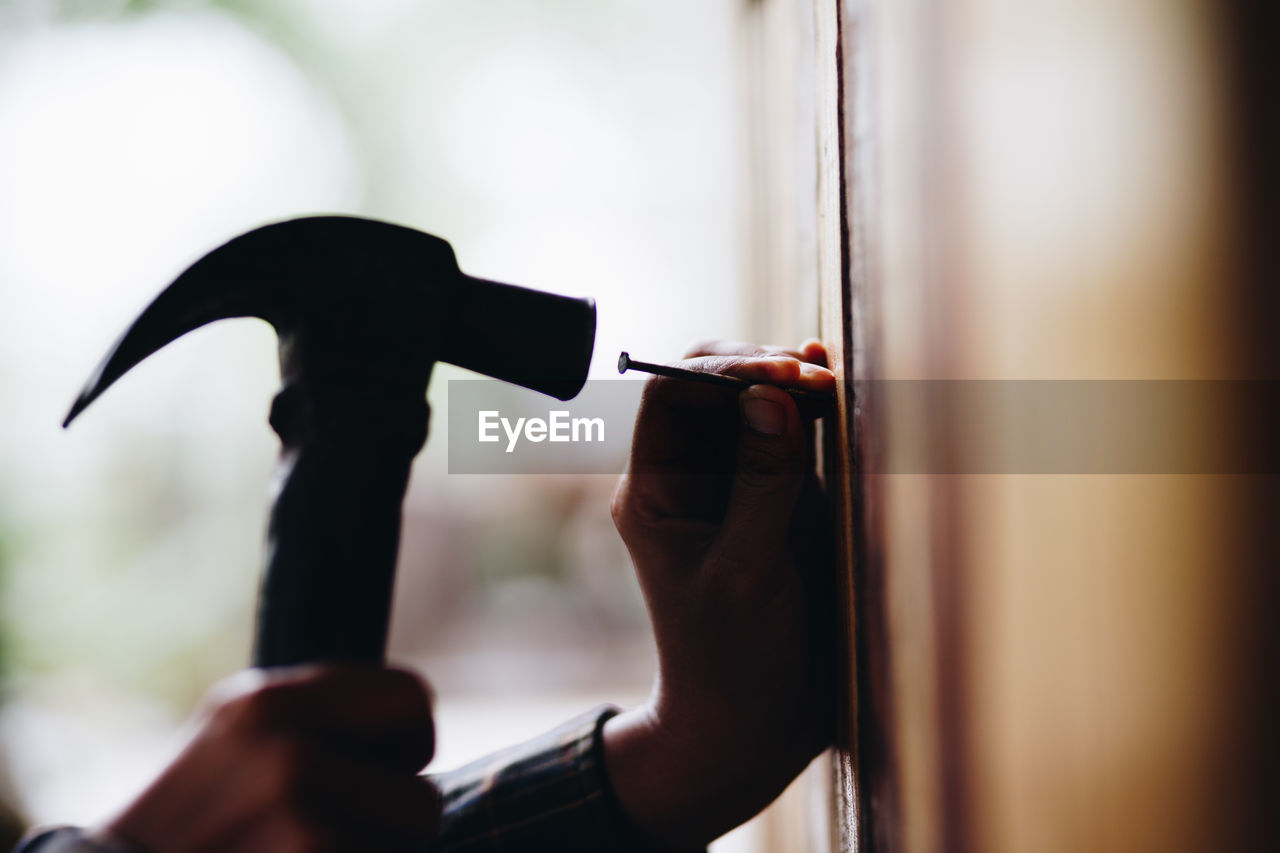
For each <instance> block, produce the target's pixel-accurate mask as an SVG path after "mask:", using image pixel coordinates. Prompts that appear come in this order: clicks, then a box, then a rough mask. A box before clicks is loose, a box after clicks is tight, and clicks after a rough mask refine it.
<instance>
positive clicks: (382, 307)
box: [63, 216, 596, 667]
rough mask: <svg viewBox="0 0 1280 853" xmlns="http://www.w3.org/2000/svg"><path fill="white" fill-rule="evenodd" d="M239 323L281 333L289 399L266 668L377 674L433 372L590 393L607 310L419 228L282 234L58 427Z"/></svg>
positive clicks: (244, 258)
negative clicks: (326, 665)
mask: <svg viewBox="0 0 1280 853" xmlns="http://www.w3.org/2000/svg"><path fill="white" fill-rule="evenodd" d="M230 317H259V318H261V319H263V320H266V321H267V322H268V323H270V324H271V325H272V326H273V327H274V328H275V330H276V333H277V335H278V336H279V341H280V348H279V354H280V377H281V384H282V386H283V387H282V388H281V390H280V393H279V394H277V395H276V397H275V399H274V400H273V402H272V404H271V414H270V424H271V427H272V429H274V430H275V432H276V434H277V435H278V436H279V437H280V443H281V450H280V461H279V467H278V471H277V476H276V477H275V479H274V483H275V488H274V494H273V505H272V507H271V510H270V517H269V522H268V527H267V545H266V557H265V566H264V568H263V573H262V585H261V590H260V593H259V597H258V615H257V625H256V637H255V640H254V649H253V664H254V665H255V666H263V667H269V666H286V665H290V664H298V663H306V662H320V661H351V662H366V663H378V662H381V661H382V659H383V655H384V653H385V650H386V642H387V628H388V624H389V622H390V616H391V595H392V588H393V584H394V579H395V562H396V552H397V549H398V547H399V541H400V516H401V504H402V502H403V500H404V493H405V488H406V487H407V485H408V482H409V468H410V465H411V463H412V462H413V458H414V456H416V455H417V453H418V451H419V450H421V449H422V446H423V444H424V443H425V442H426V438H427V422H428V418H429V414H430V413H429V407H428V405H427V401H426V390H427V383H428V382H429V381H430V379H431V369H432V367H433V366H434V365H435V363H436V362H437V361H444V362H448V363H450V364H455V365H458V366H459V367H465V368H467V369H469V370H474V371H476V372H478V373H483V374H485V375H488V376H491V377H494V378H496V379H502V380H505V381H507V382H513V383H515V384H517V385H522V386H524V387H526V388H531V389H533V390H535V391H540V392H542V393H544V394H549V395H551V396H553V397H555V398H557V399H560V400H568V399H570V398H572V397H573V396H575V395H576V394H577V393H578V392H579V391H580V390H581V389H582V386H583V384H584V383H585V382H586V378H587V368H588V366H589V365H590V363H591V352H592V347H593V345H594V342H595V327H596V309H595V302H594V301H593V300H591V299H576V298H571V297H567V296H558V295H555V294H550V293H542V292H540V291H536V290H529V289H526V288H522V287H514V286H512V285H507V284H499V283H497V282H493V281H485V280H483V279H478V278H473V277H471V276H468V275H465V274H464V273H462V272H461V271H460V270H459V269H458V263H457V260H456V259H455V257H454V254H453V249H452V248H451V247H450V246H449V244H448V243H447V242H445V241H444V240H441V239H440V238H438V237H433V236H431V235H429V234H424V233H422V232H420V231H415V230H413V229H411V228H405V227H402V226H398V225H392V224H390V223H386V222H378V221H374V220H370V219H361V218H357V217H347V216H319V217H305V218H302V219H294V220H289V221H286V222H279V223H275V224H272V225H267V226H264V227H262V228H258V229H256V230H253V231H250V232H248V233H246V234H242V235H241V236H239V237H236V238H235V239H233V240H231V241H230V242H229V243H226V244H225V245H223V246H221V247H219V248H217V249H214V250H213V251H212V252H210V253H209V254H207V255H205V256H204V257H203V258H201V259H200V260H198V261H196V263H195V264H193V265H192V266H191V267H189V268H188V269H187V270H186V271H185V272H183V273H182V274H181V275H180V276H178V278H177V279H176V280H175V281H174V282H173V283H172V284H170V285H169V286H168V287H167V288H166V289H165V290H164V291H162V292H161V293H160V295H159V296H157V297H156V298H155V300H154V301H153V302H152V303H151V304H150V305H149V306H148V307H147V308H146V309H145V310H144V311H143V312H142V314H141V315H140V316H139V317H138V318H137V320H135V321H134V323H133V325H132V326H130V327H129V329H128V330H127V331H126V332H125V333H124V335H122V336H121V337H120V339H119V340H118V341H117V342H116V344H115V346H113V347H112V348H111V350H110V351H109V352H108V353H107V355H106V357H105V358H104V359H103V361H102V363H101V364H100V365H99V366H98V369H97V370H96V371H95V372H94V374H93V375H92V376H91V377H90V379H89V381H88V382H87V383H86V384H85V386H84V389H83V390H82V391H81V392H80V396H79V397H78V398H77V399H76V401H75V404H74V405H72V407H71V411H70V412H69V413H68V415H67V418H66V420H65V421H64V422H63V426H64V427H66V426H67V425H69V424H70V423H71V421H72V420H74V419H75V417H76V416H77V415H79V414H80V412H82V411H84V409H85V407H87V406H88V405H89V404H90V403H92V402H93V401H94V400H95V399H97V397H98V396H99V395H100V394H101V393H102V392H103V391H105V390H106V389H107V388H108V387H110V385H111V384H112V383H113V382H115V381H116V380H117V379H119V378H120V377H121V376H123V375H124V374H125V373H126V372H128V371H129V369H130V368H132V367H133V366H134V365H136V364H138V363H139V362H140V361H142V360H143V359H145V358H146V357H147V356H149V355H151V354H152V353H154V352H156V351H157V350H159V349H160V348H161V347H163V346H165V345H166V344H167V343H169V342H170V341H173V340H175V339H176V338H178V337H181V336H182V335H184V334H186V333H187V332H190V331H192V330H193V329H196V328H199V327H200V326H203V325H205V324H206V323H210V322H213V321H214V320H222V319H226V318H230Z"/></svg>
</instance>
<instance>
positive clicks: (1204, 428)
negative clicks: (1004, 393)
mask: <svg viewBox="0 0 1280 853" xmlns="http://www.w3.org/2000/svg"><path fill="white" fill-rule="evenodd" d="M1259 9H1260V6H1259V4H1252V5H1251V4H1244V3H1220V2H1211V0H1198V2H1192V0H1105V2H1104V0H1073V1H1072V2H1068V0H1041V2H1036V3H1027V2H1019V0H960V1H959V2H948V3H940V2H926V0H894V2H888V0H840V1H839V2H836V0H830V2H825V0H760V2H757V3H754V4H751V10H750V12H749V18H750V20H751V21H752V22H753V23H752V25H751V27H750V28H749V29H748V32H749V33H751V34H752V36H751V38H752V39H753V40H749V41H748V51H749V57H750V56H754V57H756V59H757V61H758V64H757V65H756V66H755V69H756V70H755V72H754V77H755V82H754V86H753V88H752V91H754V92H755V93H756V97H757V100H756V102H755V108H756V112H755V113H754V114H755V115H756V116H757V126H756V127H755V128H754V130H753V131H752V133H753V134H754V135H753V138H754V139H756V140H757V142H756V146H757V147H756V149H755V151H756V157H755V158H754V159H753V173H752V174H751V175H750V176H749V177H748V180H749V181H751V182H752V184H753V186H756V187H757V188H758V192H759V193H760V195H758V196H757V201H758V203H757V204H756V205H755V208H754V209H755V210H756V215H755V218H754V219H753V223H754V224H753V229H754V230H753V235H754V239H753V243H752V245H753V247H754V249H755V251H757V252H760V253H761V254H760V255H759V257H758V258H757V260H758V261H759V264H758V269H759V271H760V274H759V276H758V278H757V280H756V284H755V285H754V287H755V288H756V292H757V296H756V299H757V301H758V302H759V304H762V305H767V304H769V303H768V300H769V299H772V300H775V302H774V303H773V304H777V302H776V301H777V300H778V299H780V298H781V299H784V300H785V299H793V298H794V299H795V301H793V302H792V303H790V304H795V305H799V306H800V309H799V310H800V312H801V314H800V316H801V317H803V316H804V312H807V311H809V310H810V308H809V305H810V303H809V302H807V301H805V300H808V299H809V294H811V293H816V294H817V296H818V298H817V302H818V303H819V304H818V308H817V311H818V317H817V318H816V322H817V323H818V324H819V325H820V328H821V329H822V331H823V337H824V339H825V340H826V341H827V342H828V344H829V347H831V348H832V350H833V352H834V353H835V354H836V356H837V358H836V362H837V363H836V365H835V366H836V368H837V370H838V372H839V374H840V375H841V377H842V379H843V381H844V388H843V389H842V395H841V414H840V417H839V418H838V419H837V420H836V421H835V423H834V424H833V426H834V435H833V436H832V439H833V440H832V441H831V442H830V443H829V444H828V451H829V458H828V463H829V464H830V465H831V466H832V467H831V471H832V473H833V476H834V477H835V480H834V481H833V483H832V485H833V487H834V489H835V493H836V495H837V497H838V499H839V504H838V506H839V514H840V518H841V520H842V521H845V522H847V528H846V534H847V535H846V537H845V539H844V541H843V546H844V552H843V553H844V557H843V559H842V563H841V567H840V568H841V571H842V573H843V574H844V575H845V577H846V580H847V584H846V587H845V607H846V619H847V629H848V646H849V648H848V649H846V652H847V655H846V663H845V665H844V666H843V668H842V671H841V672H840V673H838V674H837V677H839V678H841V679H842V681H843V682H844V683H845V687H846V691H845V696H846V699H845V709H844V710H845V712H846V725H845V729H844V734H845V739H844V743H843V745H842V748H841V749H840V750H838V751H837V752H836V753H835V755H834V760H833V762H832V767H833V776H832V778H830V779H829V780H828V781H827V783H826V784H827V785H828V788H829V790H830V791H831V795H832V798H833V800H834V802H835V806H836V810H835V812H834V813H835V815H836V819H835V830H836V831H835V833H834V837H832V838H829V837H828V836H827V835H823V834H819V835H821V836H822V838H823V839H824V840H821V841H815V840H812V839H811V840H810V842H808V843H810V844H811V845H814V846H811V849H824V847H823V846H821V845H830V846H839V847H843V848H844V849H862V850H875V851H899V850H901V851H932V850H959V851H968V850H972V851H983V853H986V851H1010V853H1014V851H1016V853H1026V851H1032V852H1033V853H1034V851H1068V850H1089V851H1110V850H1114V851H1134V850H1159V851H1179V850H1186V851H1199V850H1227V849H1230V850H1252V849H1258V850H1262V849H1269V848H1268V845H1267V841H1269V840H1272V839H1269V838H1266V837H1265V836H1266V834H1267V833H1268V832H1274V830H1270V829H1269V823H1270V821H1268V820H1267V815H1268V812H1269V811H1270V809H1271V808H1272V805H1271V804H1272V802H1273V801H1274V795H1275V793H1276V790H1275V788H1276V785H1275V782H1274V781H1272V778H1273V776H1274V769H1275V764H1274V758H1275V751H1274V746H1275V737H1274V732H1273V729H1274V728H1275V726H1274V724H1273V723H1271V722H1270V721H1269V720H1268V716H1267V715H1268V713H1269V712H1270V711H1272V710H1274V705H1273V704H1272V703H1271V700H1272V698H1273V693H1272V690H1271V688H1272V686H1273V683H1274V671H1275V668H1276V660H1277V658H1276V657H1275V656H1274V653H1275V646H1276V643H1275V639H1276V631H1275V629H1274V628H1272V627H1271V624H1270V623H1271V622H1272V621H1274V620H1273V619H1272V618H1270V617H1269V609H1270V605H1271V604H1272V603H1274V602H1275V601H1276V600H1277V599H1276V597H1275V592H1276V590H1275V583H1274V580H1273V577H1274V575H1275V573H1276V569H1277V567H1280V559H1277V556H1276V554H1277V552H1276V546H1275V545H1274V544H1273V538H1274V537H1273V536H1272V533H1271V527H1272V526H1274V523H1275V522H1274V518H1275V517H1276V516H1277V514H1276V513H1275V512H1274V509H1275V507H1276V504H1275V491H1276V488H1275V477H1274V476H1262V475H1261V474H1259V473H1257V472H1254V473H1253V474H1252V475H1243V476H1242V475H1238V474H1237V475H1232V476H1225V475H1217V474H1214V473H1212V472H1211V473H1203V472H1201V473H1187V472H1185V471H1184V472H1175V471H1168V472H1165V471H1154V472H1146V473H1141V474H1121V473H1113V472H1108V471H1103V472H1101V473H1099V472H1091V473H1075V472H1071V471H1068V472H1065V473H1061V472H1059V473H1052V474H1049V473H1043V472H1037V471H1018V470H1012V471H1010V470H1002V471H999V472H995V473H992V472H977V473H960V474H957V473H945V472H948V471H955V470H957V465H956V463H957V461H963V460H965V459H968V458H972V457H974V456H975V455H979V454H981V453H989V452H990V451H991V450H992V448H995V450H996V451H997V452H998V451H999V449H1000V448H1001V447H1002V446H1004V444H1005V443H1007V441H1009V440H1010V436H1012V435H1013V434H1015V433H1016V430H1017V427H1018V424H1017V423H1016V422H1014V418H1015V417H1016V416H1017V414H1018V413H1017V412H1016V411H1015V410H1016V408H1017V407H1016V406H1011V407H1009V408H1008V409H1001V408H998V407H997V408H993V409H991V410H976V409H975V407H973V406H970V405H967V401H966V399H965V398H964V396H963V390H961V391H960V392H959V393H960V396H958V397H948V398H944V399H941V400H939V401H936V402H935V403H934V404H933V405H934V406H935V408H934V410H933V411H926V412H925V413H924V416H925V417H926V418H937V419H939V421H940V422H947V423H954V424H957V425H958V428H957V429H956V430H954V431H952V432H947V433H938V432H933V433H925V434H924V435H923V437H922V438H918V437H919V436H921V431H920V429H919V426H920V424H919V421H920V418H921V417H922V413H921V412H920V411H919V410H911V411H905V410H902V409H900V408H895V400H894V395H893V393H891V392H889V391H886V389H887V388H890V387H892V386H887V385H885V384H883V381H884V380H912V379H932V380H955V381H957V382H962V381H965V380H976V379H981V380H1000V381H1002V382H1006V383H1009V384H1008V386H1007V387H1009V388H1014V389H1016V388H1018V387H1019V386H1018V385H1017V384H1016V383H1018V382H1026V381H1043V380H1055V379H1077V380H1092V381H1098V382H1103V381H1112V382H1114V381H1118V380H1178V381H1181V380H1224V379H1234V378H1241V377H1249V378H1255V379H1256V378H1266V379H1277V378H1280V376H1278V372H1277V363H1276V362H1277V352H1280V345H1277V343H1276V338H1275V336H1276V334H1277V331H1278V329H1277V325H1276V313H1277V312H1276V305H1277V297H1276V295H1275V292H1276V287H1277V285H1280V275H1278V274H1277V271H1278V270H1280V266H1278V265H1277V261H1276V248H1275V247H1276V245H1277V243H1280V241H1278V240H1277V239H1276V238H1275V237H1274V236H1273V235H1274V234H1275V233H1276V228H1277V227H1278V226H1280V218H1277V217H1276V215H1275V199H1276V198H1277V197H1280V196H1278V195H1277V192H1276V189H1277V188H1276V181H1275V175H1276V171H1277V170H1276V166H1275V162H1274V161H1275V158H1276V152H1277V151H1280V147H1277V145H1276V141H1277V135H1276V131H1275V126H1276V123H1275V106H1274V104H1273V101H1274V92H1273V90H1272V88H1271V87H1269V86H1267V85H1265V84H1264V83H1263V81H1264V80H1265V79H1268V78H1272V79H1274V78H1275V74H1274V71H1273V68H1274V64H1275V63H1274V62H1273V61H1272V60H1271V59H1270V57H1269V55H1268V50H1269V49H1268V48H1267V45H1268V44H1273V43H1274V42H1272V41H1271V40H1269V39H1268V38H1267V37H1265V36H1264V35H1263V33H1267V32H1271V33H1274V29H1273V28H1272V27H1271V25H1272V23H1273V21H1272V20H1271V19H1272V18H1274V14H1273V13H1268V12H1265V11H1259ZM788 92H791V93H792V94H791V96H790V97H788V94H787V93H788ZM788 122H791V123H790V124H788ZM806 164H807V165H806ZM788 182H790V183H788ZM761 202H767V203H761ZM762 293H767V294H771V296H768V297H765V296H761V295H760V294H762ZM761 316H763V317H770V318H777V317H779V316H790V315H787V314H786V313H785V312H784V311H782V310H781V309H777V308H772V309H769V310H766V311H763V312H762V315H761ZM793 326H794V321H793ZM775 328H776V326H771V327H769V328H763V329H762V331H763V332H766V333H769V335H768V336H772V334H773V333H774V329H775ZM782 331H787V332H789V331H790V328H788V329H784V330H782ZM954 387H956V388H959V389H963V388H964V387H965V386H963V385H956V386H954ZM1115 387H1122V386H1115ZM1259 387H1260V388H1263V389H1265V388H1266V387H1267V386H1259ZM1166 414H1167V424H1168V427H1167V428H1168V434H1169V435H1172V436H1173V437H1174V438H1173V440H1174V441H1177V442H1181V444H1182V445H1183V446H1185V449H1186V451H1187V452H1188V453H1190V454H1192V455H1196V454H1198V453H1202V452H1203V453H1204V454H1211V453H1212V451H1213V450H1214V449H1215V448H1214V446H1215V445H1216V444H1219V443H1221V442H1224V441H1231V440H1233V439H1232V438H1230V437H1231V436H1238V435H1240V434H1241V432H1240V429H1239V423H1238V422H1237V419H1238V418H1239V413H1238V412H1237V411H1234V410H1233V409H1231V408H1230V407H1221V408H1209V407H1204V406H1198V405H1196V404H1195V400H1194V397H1188V398H1186V399H1185V401H1184V402H1183V403H1182V404H1181V405H1180V406H1175V407H1174V408H1173V409H1172V410H1171V411H1169V412H1167V413H1166ZM1246 432H1247V431H1246ZM1249 435H1251V436H1252V437H1251V438H1248V439H1247V440H1252V441H1259V442H1262V441H1269V439H1265V438H1263V437H1260V436H1259V435H1258V434H1257V433H1256V432H1255V433H1251V434H1249ZM1234 440H1239V439H1234ZM912 441H918V446H915V447H912V448H910V449H911V450H912V452H913V453H915V454H917V455H916V457H915V458H918V459H924V460H927V461H928V463H929V464H927V465H924V466H923V468H921V469H920V470H916V471H914V472H913V473H891V472H888V469H887V467H886V466H887V461H886V460H889V459H892V458H895V454H896V453H899V452H900V451H901V450H902V448H903V445H904V444H906V443H908V442H912ZM1260 470H1261V469H1260ZM1263 602H1267V604H1265V605H1264V604H1263ZM827 839H829V840H827ZM778 849H784V848H778ZM785 849H791V848H785Z"/></svg>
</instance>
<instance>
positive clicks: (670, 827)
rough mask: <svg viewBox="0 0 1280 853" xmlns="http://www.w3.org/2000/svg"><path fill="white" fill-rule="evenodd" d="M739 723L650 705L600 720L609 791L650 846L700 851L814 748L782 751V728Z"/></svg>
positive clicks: (770, 796)
mask: <svg viewBox="0 0 1280 853" xmlns="http://www.w3.org/2000/svg"><path fill="white" fill-rule="evenodd" d="M741 722H742V716H741V715H730V716H724V715H718V716H717V717H716V718H715V719H708V720H704V721H702V722H701V723H698V722H691V721H680V720H676V721H674V722H673V721H671V720H669V719H668V718H667V717H666V716H664V715H663V714H662V712H661V710H660V707H659V705H658V704H657V703H655V702H650V703H648V704H645V705H642V706H640V707H638V708H633V709H631V710H629V711H626V712H624V713H622V714H619V715H618V716H616V717H614V718H613V719H611V720H609V721H608V722H607V723H606V724H605V726H604V730H603V746H604V757H605V765H606V768H607V771H608V774H609V779H610V784H611V786H612V788H613V791H614V795H615V796H616V798H617V800H618V804H619V806H620V807H621V809H622V811H623V813H624V814H625V815H626V817H627V818H628V819H629V820H630V821H631V823H632V825H633V826H634V827H635V828H636V830H637V831H639V832H640V833H641V834H642V835H644V836H645V837H646V838H647V839H648V840H649V841H650V843H651V844H652V845H653V849H655V850H670V851H685V850H701V849H702V848H703V847H705V846H706V845H707V844H708V843H710V842H711V841H712V840H714V839H716V838H718V837H719V836H721V835H723V834H724V833H725V832H728V831H729V830H730V829H733V828H734V827H736V826H738V825H739V824H741V823H743V822H745V821H747V820H749V819H750V818H752V817H754V816H755V815H756V814H758V813H759V812H760V811H761V810H763V809H764V807H765V806H767V805H768V804H769V803H770V802H772V801H773V800H774V799H775V798H776V797H777V796H778V794H780V793H781V792H782V791H783V790H784V789H785V788H786V786H787V785H788V784H789V783H790V781H791V780H792V779H794V778H795V777H796V776H797V775H799V773H800V772H801V771H802V770H803V769H804V768H805V767H806V766H807V765H808V763H809V761H810V760H811V759H812V758H813V757H814V755H816V754H817V752H819V751H820V750H818V751H813V752H810V751H807V750H803V751H802V750H792V749H785V748H784V742H785V741H786V733H780V732H777V731H769V732H762V733H755V732H748V731H747V730H746V729H745V728H743V727H741ZM801 752H803V753H804V754H801Z"/></svg>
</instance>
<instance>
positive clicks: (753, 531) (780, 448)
mask: <svg viewBox="0 0 1280 853" xmlns="http://www.w3.org/2000/svg"><path fill="white" fill-rule="evenodd" d="M738 406H739V410H740V412H741V427H740V432H739V436H738V455H737V467H736V470H735V472H734V478H733V485H732V487H731V490H730V492H729V506H728V510H727V511H726V513H725V519H724V526H723V528H722V529H721V533H720V541H719V543H718V545H719V547H718V549H717V550H718V552H719V556H720V557H721V559H723V560H725V561H726V562H727V563H728V564H729V565H737V566H741V565H751V564H753V563H760V562H761V561H769V560H771V559H772V558H775V557H780V556H782V554H783V553H784V552H785V550H786V547H787V531H788V528H789V527H790V524H791V514H792V511H793V510H794V509H795V504H796V500H797V498H798V497H799V495H800V488H801V486H802V484H803V482H804V468H805V463H806V460H807V458H808V457H807V454H806V453H805V445H804V441H805V439H804V430H803V429H802V427H801V424H800V413H799V412H798V411H797V409H796V404H795V401H794V400H792V399H791V397H790V396H789V395H788V394H786V392H784V391H782V390H781V389H779V388H776V387H774V386H772V385H753V386H751V387H750V388H748V389H747V390H746V391H743V392H742V394H741V395H740V396H739V398H738Z"/></svg>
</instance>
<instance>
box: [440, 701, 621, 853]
mask: <svg viewBox="0 0 1280 853" xmlns="http://www.w3.org/2000/svg"><path fill="white" fill-rule="evenodd" d="M617 713H618V709H617V708H614V707H611V706H603V707H600V708H596V709H595V710H593V711H590V712H588V713H586V714H582V715H581V716H579V717H576V718H574V719H572V720H570V721H569V722H567V723H565V724H563V725H562V726H560V727H559V728H557V729H555V730H553V731H551V732H548V733H547V734H545V735H542V736H541V737H538V738H535V739H534V740H531V741H528V742H526V743H523V744H521V745H519V746H517V747H513V748H512V749H508V750H505V751H503V752H499V753H496V754H494V755H491V756H488V757H486V758H483V759H481V760H479V761H476V762H474V763H472V764H468V765H467V766H465V767H462V768H460V769H458V770H454V771H453V772H451V773H445V774H442V775H440V776H438V777H436V782H437V784H438V785H439V786H440V790H441V792H442V793H443V794H444V814H443V816H442V820H441V831H440V838H439V841H438V842H437V844H438V847H437V848H436V849H438V850H439V851H441V853H500V851H501V853H525V851H536V850H555V851H557V853H601V851H619V853H622V851H641V850H644V849H645V848H644V847H643V846H642V844H641V842H640V840H639V839H638V838H637V837H636V836H635V835H634V832H633V831H632V830H631V829H630V827H629V826H628V822H627V820H626V818H625V817H624V816H623V814H622V811H621V809H620V808H619V807H618V804H617V802H616V800H615V799H614V796H613V793H612V791H611V790H610V788H609V779H608V776H607V774H606V773H605V768H604V755H603V748H602V745H601V744H602V730H603V728H604V724H605V722H606V721H607V720H608V719H609V718H610V717H613V716H614V715H615V714H617Z"/></svg>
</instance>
